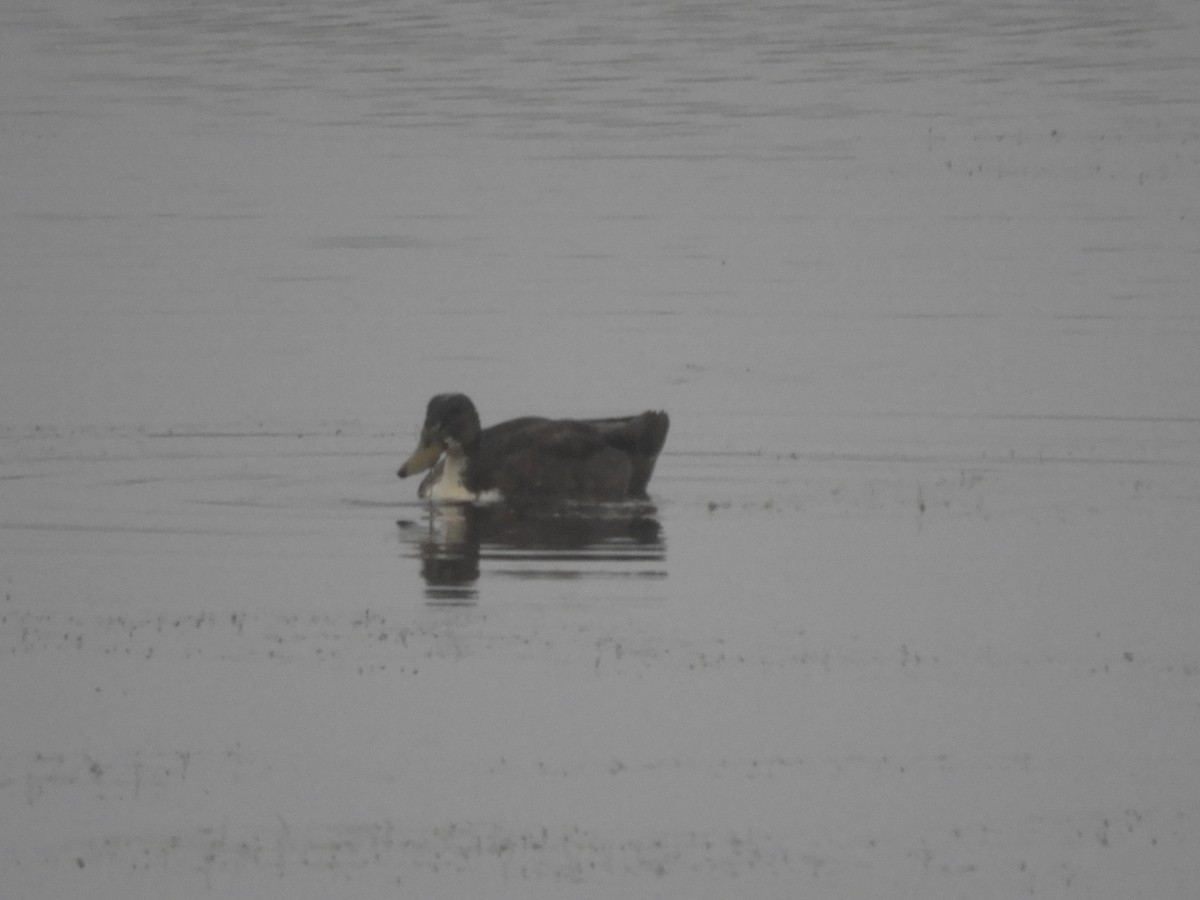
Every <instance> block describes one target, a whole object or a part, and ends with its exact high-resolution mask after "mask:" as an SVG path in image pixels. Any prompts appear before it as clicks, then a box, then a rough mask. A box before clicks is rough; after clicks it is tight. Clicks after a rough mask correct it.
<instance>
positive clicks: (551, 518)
mask: <svg viewBox="0 0 1200 900" xmlns="http://www.w3.org/2000/svg"><path fill="white" fill-rule="evenodd" d="M397 524H398V525H399V526H400V539H401V542H402V543H403V544H404V545H405V547H406V548H407V549H408V551H409V552H408V555H410V556H412V557H414V558H416V559H419V560H420V561H421V577H422V578H423V579H424V581H425V597H426V599H427V600H428V601H429V602H430V603H432V604H440V605H456V604H467V605H469V604H473V603H475V602H477V601H478V587H477V585H478V582H479V580H480V577H481V566H483V565H486V567H487V576H488V577H499V578H504V577H508V578H521V579H578V578H605V577H622V578H624V577H635V578H663V577H665V576H666V569H665V567H663V566H661V565H655V564H656V563H662V562H664V561H665V559H666V548H665V544H664V541H663V532H662V526H661V525H659V522H658V519H657V511H656V510H655V508H654V507H653V506H652V505H650V504H645V503H638V504H603V505H596V506H587V505H575V504H572V505H568V506H561V505H560V506H515V505H509V504H503V505H497V506H475V505H471V504H443V505H436V506H430V507H428V508H427V510H426V511H425V515H424V517H423V518H422V519H421V520H418V521H411V520H401V521H400V522H399V523H397Z"/></svg>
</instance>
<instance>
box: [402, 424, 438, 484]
mask: <svg viewBox="0 0 1200 900" xmlns="http://www.w3.org/2000/svg"><path fill="white" fill-rule="evenodd" d="M445 449H446V445H445V443H444V442H443V441H442V440H441V439H440V438H439V437H438V436H437V435H435V434H431V433H430V432H429V431H428V430H425V431H422V432H421V441H420V443H418V444H417V449H416V450H414V451H413V454H412V456H410V457H409V458H408V459H406V460H405V461H404V465H402V466H401V467H400V471H399V472H397V473H396V474H398V475H399V476H400V477H401V478H407V477H408V476H409V475H416V474H417V473H418V472H424V471H425V470H426V469H428V468H430V467H432V466H433V464H434V463H435V462H437V461H438V457H439V456H441V455H442V451H443V450H445Z"/></svg>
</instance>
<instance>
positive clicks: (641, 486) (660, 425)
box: [629, 410, 671, 498]
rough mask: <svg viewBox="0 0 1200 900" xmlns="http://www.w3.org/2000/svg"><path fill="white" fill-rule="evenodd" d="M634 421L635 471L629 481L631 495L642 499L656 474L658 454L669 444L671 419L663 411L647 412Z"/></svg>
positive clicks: (633, 456) (633, 457)
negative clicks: (636, 426)
mask: <svg viewBox="0 0 1200 900" xmlns="http://www.w3.org/2000/svg"><path fill="white" fill-rule="evenodd" d="M633 421H634V422H635V423H637V425H638V428H637V435H636V439H635V442H634V443H635V450H634V452H633V453H632V454H631V458H632V461H633V471H632V473H631V475H630V479H629V495H630V496H631V497H638V498H642V497H645V496H646V485H648V484H649V483H650V476H651V475H653V474H654V464H655V463H656V462H657V461H658V454H659V452H660V451H661V450H662V448H663V445H664V444H665V443H666V442H667V431H668V430H669V429H670V427H671V419H670V417H669V416H667V414H666V413H665V412H662V411H661V410H660V411H658V412H655V411H653V410H647V411H646V412H644V413H642V414H641V415H640V416H638V417H637V419H635V420H633Z"/></svg>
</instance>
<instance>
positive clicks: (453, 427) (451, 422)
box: [396, 394, 480, 478]
mask: <svg viewBox="0 0 1200 900" xmlns="http://www.w3.org/2000/svg"><path fill="white" fill-rule="evenodd" d="M479 432H480V426H479V413H478V412H476V411H475V404H474V403H472V402H471V400H470V398H469V397H467V395H466V394H438V395H437V396H436V397H434V398H433V399H432V400H430V401H429V406H428V407H426V409H425V424H424V425H423V426H421V439H420V440H419V441H418V442H417V449H416V450H414V451H413V454H412V456H410V457H409V458H408V459H407V460H405V461H404V465H402V466H401V467H400V471H399V472H397V473H396V474H398V475H399V476H400V477H401V478H407V477H408V476H409V475H415V474H416V473H417V472H424V471H425V470H426V469H428V468H430V467H431V466H433V464H434V463H436V462H437V461H438V458H439V457H441V455H442V454H443V453H446V452H450V453H462V452H463V448H464V447H469V446H470V445H472V444H473V443H475V441H477V440H478V439H479Z"/></svg>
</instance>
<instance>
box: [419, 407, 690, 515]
mask: <svg viewBox="0 0 1200 900" xmlns="http://www.w3.org/2000/svg"><path fill="white" fill-rule="evenodd" d="M668 427H670V420H669V419H668V418H667V414H666V413H665V412H649V411H647V412H644V413H642V414H641V415H637V416H626V417H624V418H613V419H543V418H538V417H535V416H526V417H523V418H520V419H510V420H509V421H507V422H501V423H500V424H498V425H492V426H491V427H490V428H481V427H480V424H479V413H478V412H476V411H475V404H474V403H472V402H471V400H470V398H468V397H467V396H466V395H465V394H438V395H437V396H436V397H434V398H433V399H432V400H430V401H429V406H428V407H427V409H426V411H425V424H424V425H423V426H422V428H421V438H420V441H419V442H418V444H417V449H416V450H415V451H413V454H412V456H410V457H409V458H408V459H407V460H406V461H405V463H404V465H402V466H401V467H400V471H399V472H398V473H397V474H399V476H400V477H401V478H407V477H408V476H409V475H415V474H417V473H418V472H424V471H425V470H426V469H429V470H431V471H430V472H429V474H428V475H427V476H426V477H425V479H424V480H423V481H422V482H421V486H420V488H419V490H418V495H419V496H421V497H428V498H430V499H434V500H462V501H471V500H493V499H506V500H521V499H533V500H591V501H597V502H611V501H620V500H627V499H644V498H645V497H646V484H647V483H648V482H649V481H650V475H651V474H652V473H653V472H654V463H655V461H656V460H657V459H658V453H659V451H660V450H662V447H663V443H665V441H666V439H667V429H668Z"/></svg>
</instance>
